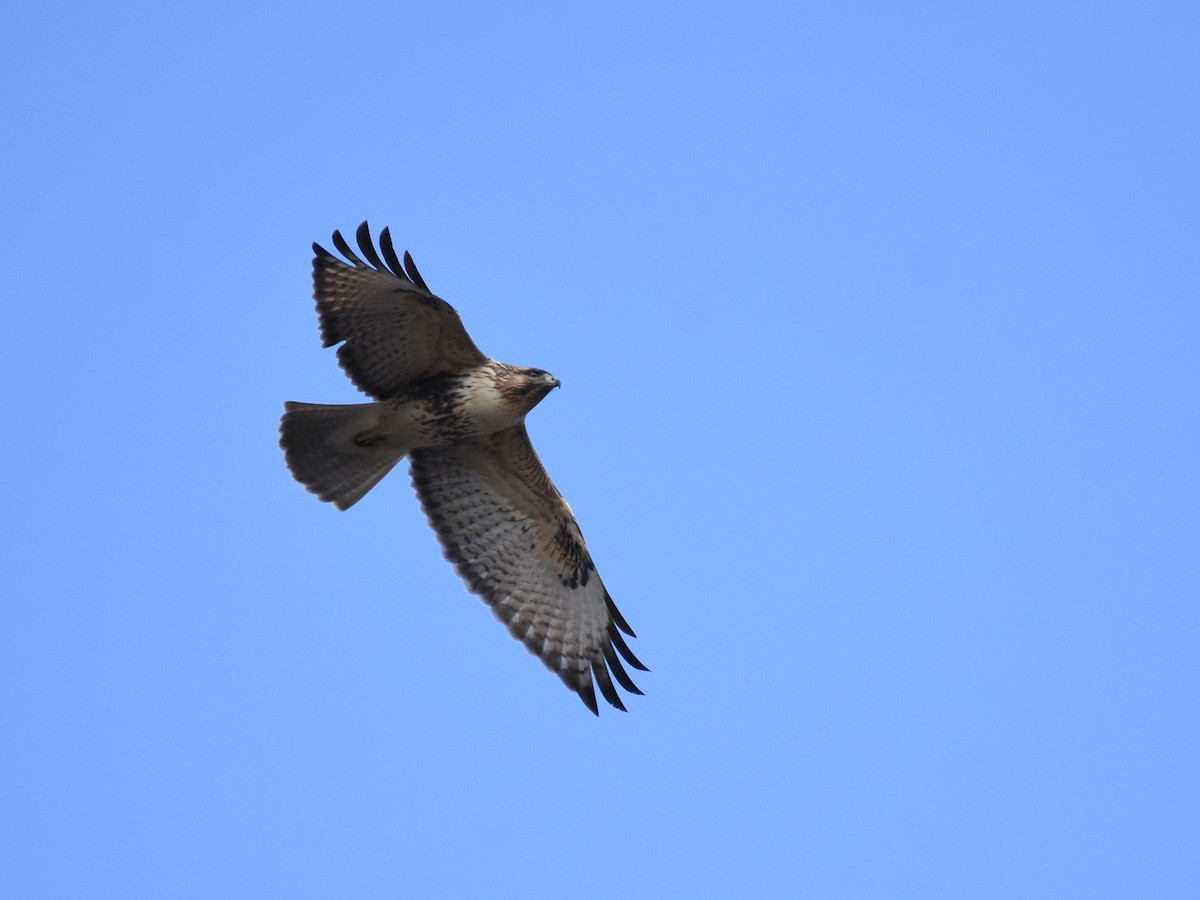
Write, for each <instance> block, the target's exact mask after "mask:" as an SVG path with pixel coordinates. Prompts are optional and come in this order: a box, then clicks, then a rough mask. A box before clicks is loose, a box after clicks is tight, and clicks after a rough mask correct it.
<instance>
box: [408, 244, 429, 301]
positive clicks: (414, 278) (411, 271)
mask: <svg viewBox="0 0 1200 900" xmlns="http://www.w3.org/2000/svg"><path fill="white" fill-rule="evenodd" d="M404 271H405V272H406V273H407V274H408V279H409V281H411V282H412V283H413V284H415V285H416V286H417V287H419V288H420V289H421V290H423V291H425V292H426V293H429V294H432V293H433V291H431V290H429V285H427V284H426V283H425V279H424V278H422V277H421V273H420V272H418V271H417V264H416V263H415V262H413V258H412V254H411V253H409V252H408V251H407V250H405V251H404Z"/></svg>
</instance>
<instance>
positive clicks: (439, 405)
mask: <svg viewBox="0 0 1200 900" xmlns="http://www.w3.org/2000/svg"><path fill="white" fill-rule="evenodd" d="M356 238H357V242H358V248H359V251H360V252H361V253H362V257H365V260H364V259H363V258H362V257H360V256H359V255H358V254H356V253H355V252H354V250H353V249H351V247H350V245H349V243H348V242H347V241H346V239H345V238H343V237H342V235H341V233H340V232H337V231H335V232H334V233H333V244H334V246H335V247H336V248H337V250H338V251H339V252H340V253H341V254H342V256H344V257H345V259H346V260H348V262H347V261H343V260H341V259H338V258H337V257H336V256H334V255H333V254H331V253H330V252H329V251H327V250H325V249H324V248H323V247H321V246H320V245H318V244H313V253H314V254H315V256H314V258H313V299H314V300H316V301H317V314H318V316H319V318H320V323H321V341H322V343H323V345H324V346H326V347H332V346H334V345H336V344H341V346H340V347H338V351H337V355H338V363H339V364H340V365H341V367H342V369H343V370H344V371H345V372H346V374H347V375H348V376H350V379H351V380H352V381H353V382H354V384H355V385H356V386H357V387H358V388H359V390H361V391H363V392H364V393H366V394H367V395H369V396H371V397H373V398H374V402H371V403H358V404H351V405H339V406H328V405H324V404H317V403H295V402H288V403H285V404H284V409H285V412H284V415H283V419H282V421H281V423H280V428H279V431H280V441H279V444H280V446H281V447H282V448H283V450H284V454H285V456H286V459H287V465H288V468H289V469H291V472H292V475H294V476H295V478H296V480H297V481H299V482H301V483H302V484H303V485H304V486H305V487H306V488H308V490H310V491H311V492H313V493H314V494H316V495H317V496H318V497H319V498H320V499H321V500H324V501H329V502H332V503H333V504H334V505H335V506H336V507H337V508H338V509H349V508H350V507H351V506H353V505H354V504H355V503H357V502H358V501H359V500H361V499H362V497H363V495H364V494H366V493H367V491H369V490H370V489H371V488H372V487H374V486H375V485H376V484H377V483H378V482H379V480H380V479H381V478H383V477H384V476H385V475H386V474H387V473H388V472H389V471H390V470H391V468H392V467H393V466H394V465H396V463H398V462H400V460H401V459H403V458H404V457H405V456H407V457H408V458H409V461H410V466H411V472H412V483H413V487H414V488H415V489H416V492H417V497H418V499H419V500H420V501H421V507H422V509H423V510H424V511H425V515H426V517H427V518H428V519H429V524H430V525H431V526H432V527H433V530H434V531H435V532H437V536H438V539H439V540H440V541H441V545H442V549H443V551H444V555H445V557H446V559H448V560H449V561H450V562H451V563H453V564H454V568H455V569H456V570H457V571H458V574H459V575H460V576H462V578H463V580H464V581H465V582H466V585H467V588H468V589H469V590H470V591H472V592H473V593H475V594H478V595H479V596H480V597H481V598H482V599H483V600H484V601H485V602H486V603H487V604H488V605H489V606H491V608H492V611H493V612H494V613H495V614H496V617H497V618H499V619H500V620H501V621H502V622H504V624H505V625H507V626H508V630H509V632H510V633H511V634H512V636H513V637H515V638H517V639H518V640H519V641H521V642H523V643H524V644H525V646H526V647H527V648H528V649H529V651H530V652H531V653H533V654H535V655H536V656H538V657H539V658H540V659H541V660H542V662H543V663H545V665H546V667H547V668H548V669H550V671H552V672H554V673H556V674H557V675H558V677H559V678H561V679H562V681H563V683H564V684H565V685H566V686H567V687H568V688H570V689H571V690H572V691H574V692H575V693H576V694H578V695H579V697H580V699H582V700H583V702H584V703H585V704H586V705H587V707H588V709H590V710H591V711H592V712H593V713H596V714H597V715H598V714H599V711H598V709H597V706H596V692H595V689H594V688H593V679H594V681H595V684H596V685H598V686H599V688H600V693H601V694H602V695H603V696H604V699H605V700H607V701H608V702H609V703H610V704H611V705H612V706H614V707H616V708H617V709H620V710H624V709H625V704H624V703H622V702H621V697H620V695H619V694H618V693H617V690H616V688H615V687H614V685H613V679H614V678H615V679H616V681H617V682H618V683H619V684H620V685H621V687H623V688H625V690H627V691H629V692H631V693H634V694H641V693H642V692H641V691H640V690H638V688H637V686H636V685H635V684H634V683H633V680H632V679H631V678H630V677H629V675H628V673H627V672H626V671H625V669H624V667H623V665H622V663H621V658H622V657H623V658H624V659H625V661H626V662H627V663H628V664H629V665H631V666H633V667H634V668H636V669H641V670H642V671H646V667H645V666H643V665H642V664H641V663H640V662H639V661H638V659H637V657H636V656H634V654H633V652H632V651H631V650H630V649H629V646H628V645H627V644H626V643H625V639H624V637H622V635H621V632H624V633H625V634H627V635H630V636H631V637H632V636H634V633H633V630H632V629H631V628H630V627H629V624H628V623H627V622H626V621H625V619H624V617H623V616H622V615H621V613H620V612H619V611H618V610H617V607H616V604H614V603H613V601H612V598H611V597H610V596H609V594H608V591H607V590H605V588H604V584H603V582H602V581H601V580H600V576H599V575H598V574H597V573H596V567H595V565H593V563H592V558H591V556H590V555H589V554H588V550H587V545H586V544H584V542H583V535H582V534H581V533H580V531H579V526H578V525H577V524H576V522H575V517H574V515H573V514H572V513H571V508H570V507H569V506H568V505H567V503H566V501H565V500H563V498H562V495H560V494H559V493H558V491H557V490H556V489H555V487H554V484H553V483H552V482H551V481H550V478H549V476H547V474H546V470H545V469H544V468H543V467H542V463H541V461H540V460H539V459H538V456H537V454H536V453H535V452H534V450H533V445H532V444H531V443H530V442H529V435H528V434H527V433H526V431H525V415H526V413H528V412H529V411H530V410H531V409H533V408H534V407H535V406H537V404H538V403H540V402H541V400H542V399H543V398H544V397H545V396H546V395H547V394H548V393H550V391H551V390H553V389H554V388H556V387H558V386H559V382H558V379H557V378H555V377H554V376H553V375H551V374H549V373H548V372H544V371H542V370H541V369H531V368H526V367H523V366H509V365H505V364H504V363H499V362H496V361H495V360H494V359H491V358H489V357H487V356H485V355H484V354H483V353H482V352H481V351H480V350H479V348H478V347H476V346H475V343H474V341H472V340H471V338H470V336H469V335H468V334H467V332H466V329H464V328H463V324H462V320H461V319H460V318H459V315H458V313H457V312H456V311H455V310H454V308H453V307H452V306H450V304H449V303H447V302H446V301H445V300H442V299H441V298H440V297H437V296H435V295H434V294H433V293H432V292H431V291H430V290H429V288H428V287H427V286H426V284H425V280H424V279H423V278H422V277H421V273H420V272H418V271H417V267H416V266H415V265H414V264H413V260H412V257H411V256H410V255H409V254H408V253H407V252H406V253H405V254H404V259H403V262H401V260H400V259H399V258H398V257H397V256H396V250H395V248H394V247H393V246H392V238H391V234H390V233H389V231H388V229H386V228H385V229H384V230H383V231H382V232H381V233H380V235H379V248H378V250H377V249H376V247H375V244H374V243H373V241H372V239H371V232H370V229H369V228H368V226H367V223H366V222H363V223H362V225H360V226H359V228H358V232H357V234H356ZM381 252H382V256H381V255H380V254H381Z"/></svg>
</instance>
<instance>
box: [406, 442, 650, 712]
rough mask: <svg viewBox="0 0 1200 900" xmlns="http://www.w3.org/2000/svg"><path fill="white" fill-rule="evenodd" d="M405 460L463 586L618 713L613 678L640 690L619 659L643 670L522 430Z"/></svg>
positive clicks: (592, 705)
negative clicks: (627, 643) (622, 634)
mask: <svg viewBox="0 0 1200 900" xmlns="http://www.w3.org/2000/svg"><path fill="white" fill-rule="evenodd" d="M410 458H411V460H412V478H413V486H414V487H415V488H416V490H417V496H418V497H419V498H420V501H421V507H422V508H423V509H424V510H425V515H426V516H427V517H428V518H429V523H430V524H431V525H432V526H433V528H434V530H435V531H436V532H437V534H438V538H439V539H440V540H441V543H442V548H443V549H444V550H445V554H446V558H447V559H448V560H450V561H451V562H452V563H454V567H455V569H457V570H458V574H459V575H461V576H462V577H463V580H464V581H466V583H467V587H468V588H470V590H471V591H472V592H473V593H475V594H478V595H479V596H480V597H482V598H483V599H484V601H486V602H487V603H488V604H489V605H490V606H491V607H492V609H493V611H494V612H495V613H496V616H497V617H498V618H499V619H500V620H501V621H502V622H504V623H505V624H506V625H507V626H508V630H509V632H510V633H511V634H512V636H513V637H515V638H517V639H518V640H520V641H522V642H523V643H524V644H525V646H526V647H528V648H529V650H530V652H532V653H534V654H535V655H536V656H538V657H540V658H541V660H542V662H543V663H545V664H546V667H547V668H548V669H550V670H551V671H552V672H556V673H557V674H558V677H559V678H561V679H562V680H563V683H564V684H566V686H567V687H568V688H570V689H571V690H572V691H574V692H575V693H577V694H579V696H580V698H581V699H582V700H583V702H584V703H585V704H587V707H588V708H589V709H590V710H591V711H592V712H594V713H596V712H597V707H596V692H595V690H594V689H593V687H592V679H593V678H595V682H596V684H597V685H599V686H600V693H601V694H603V695H604V699H605V700H607V701H608V702H609V703H610V704H612V705H613V706H615V707H616V708H617V709H621V710H623V709H625V705H624V704H623V703H622V702H621V697H620V695H618V694H617V690H616V688H615V687H614V686H613V682H612V679H613V678H616V680H617V682H618V683H619V684H620V685H621V686H622V687H623V688H625V690H627V691H630V692H632V693H634V694H640V693H641V691H640V690H638V688H637V686H636V685H635V684H634V683H633V681H632V679H630V677H629V675H628V674H627V673H626V672H625V669H624V667H623V666H622V665H621V657H624V658H625V661H626V662H627V663H629V664H630V665H631V666H633V667H634V668H637V669H641V670H643V671H645V669H646V667H645V666H643V665H642V664H641V663H640V662H638V659H637V657H636V656H634V655H633V652H632V651H631V650H630V649H629V647H628V646H627V645H626V643H625V639H624V638H623V637H622V636H621V632H622V631H624V632H625V633H626V634H628V635H630V636H631V637H633V636H634V634H633V631H632V630H631V629H630V628H629V625H628V624H627V623H626V622H625V619H624V618H623V617H622V616H621V613H620V612H619V611H618V610H617V607H616V605H615V604H614V603H613V601H612V598H611V597H609V595H608V591H607V590H605V588H604V584H603V582H601V580H600V576H599V575H598V574H597V573H596V567H595V566H594V565H593V564H592V558H591V556H589V555H588V552H587V547H586V546H585V544H584V542H583V535H582V534H580V532H579V526H578V525H577V524H576V523H575V517H574V516H573V515H572V514H571V510H570V507H568V506H567V504H566V501H564V500H563V498H562V496H561V495H560V494H559V493H558V491H557V490H556V489H555V487H554V485H553V484H552V483H551V481H550V478H549V477H548V476H547V475H546V470H545V469H544V468H543V467H542V464H541V461H540V460H539V459H538V457H537V454H536V453H535V452H534V450H533V445H532V444H530V442H529V435H528V433H527V432H526V431H525V426H524V425H517V426H515V427H513V428H509V429H506V430H504V431H500V432H497V433H495V434H491V435H488V436H486V437H479V438H475V439H473V440H471V441H468V442H466V443H463V444H457V445H454V446H452V447H444V448H431V449H422V450H414V451H413V452H412V453H411V454H410ZM618 654H619V655H618ZM610 673H611V677H610Z"/></svg>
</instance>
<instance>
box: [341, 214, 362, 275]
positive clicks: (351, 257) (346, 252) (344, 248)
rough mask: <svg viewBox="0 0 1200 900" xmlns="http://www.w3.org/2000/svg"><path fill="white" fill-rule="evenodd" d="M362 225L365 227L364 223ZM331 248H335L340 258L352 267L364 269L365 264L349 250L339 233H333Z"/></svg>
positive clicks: (348, 245)
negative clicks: (352, 265) (351, 264)
mask: <svg viewBox="0 0 1200 900" xmlns="http://www.w3.org/2000/svg"><path fill="white" fill-rule="evenodd" d="M363 224H364V225H365V224H366V223H365V222H364V223H363ZM333 246H335V247H337V251H338V253H340V254H342V256H344V257H346V259H348V260H350V262H351V263H353V264H354V265H356V266H358V267H359V268H364V267H365V266H366V263H364V262H363V261H362V260H361V259H359V258H358V254H357V253H355V252H354V251H353V250H351V249H350V244H348V243H347V242H346V239H345V238H344V237H342V233H341V232H340V231H335V232H334V233H333Z"/></svg>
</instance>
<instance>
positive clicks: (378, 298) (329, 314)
mask: <svg viewBox="0 0 1200 900" xmlns="http://www.w3.org/2000/svg"><path fill="white" fill-rule="evenodd" d="M355 237H356V238H357V240H358V247H359V250H360V251H361V252H362V254H363V256H365V257H366V261H365V262H364V261H363V260H362V259H361V258H360V257H359V256H358V255H357V254H356V253H355V252H354V251H353V250H352V249H351V248H350V245H349V244H348V243H346V239H345V238H343V237H342V234H341V232H340V231H335V232H334V233H333V243H334V246H335V247H337V249H338V251H339V252H340V253H341V254H342V255H343V256H345V257H346V259H348V260H349V261H350V262H348V263H347V262H343V261H342V260H340V259H338V258H337V257H336V256H334V255H333V254H332V253H330V252H329V251H328V250H326V249H325V248H324V247H321V246H320V245H319V244H313V253H314V254H315V256H314V257H313V299H314V300H316V301H317V313H318V314H319V315H320V317H321V342H322V344H323V345H324V346H326V347H332V346H333V345H334V344H339V343H340V344H341V345H342V346H341V347H339V348H338V362H339V363H340V365H341V367H342V369H344V370H345V372H346V374H347V375H349V376H350V378H351V379H352V380H353V381H354V383H355V385H357V386H358V388H359V389H360V390H362V391H364V392H365V393H367V394H370V395H371V396H372V397H375V398H376V399H379V400H386V399H387V398H389V397H392V396H394V395H395V394H396V393H397V392H399V391H400V390H401V389H402V388H404V386H405V385H408V384H411V383H412V382H414V381H419V380H420V379H423V378H428V377H430V376H431V375H444V374H452V373H457V372H463V371H466V370H467V369H470V368H473V367H475V366H478V365H480V364H482V363H485V362H487V361H488V358H487V357H486V356H484V355H483V353H482V352H480V350H479V348H478V347H476V346H475V343H474V342H473V341H472V340H471V338H470V336H469V335H468V334H467V331H466V329H465V328H463V324H462V319H460V318H459V315H458V313H457V312H456V311H455V310H454V307H452V306H451V305H450V304H449V303H447V302H446V301H445V300H443V299H441V298H440V297H435V296H434V295H433V293H432V292H430V290H429V288H428V287H427V286H426V285H425V280H424V279H423V278H421V273H420V272H418V271H417V267H416V265H415V264H414V263H413V260H412V257H411V256H409V255H408V253H405V254H404V261H403V263H401V261H400V259H399V258H398V257H397V256H396V250H395V248H394V247H393V246H392V236H391V233H390V232H389V231H388V230H387V229H386V228H385V229H383V231H382V233H380V235H379V246H380V249H381V250H382V251H383V257H382V259H381V258H380V255H379V252H378V251H377V250H376V249H375V245H374V244H373V243H372V242H371V231H370V229H369V228H368V227H367V223H366V222H363V223H362V225H360V226H359V227H358V232H357V234H356V235H355Z"/></svg>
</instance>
